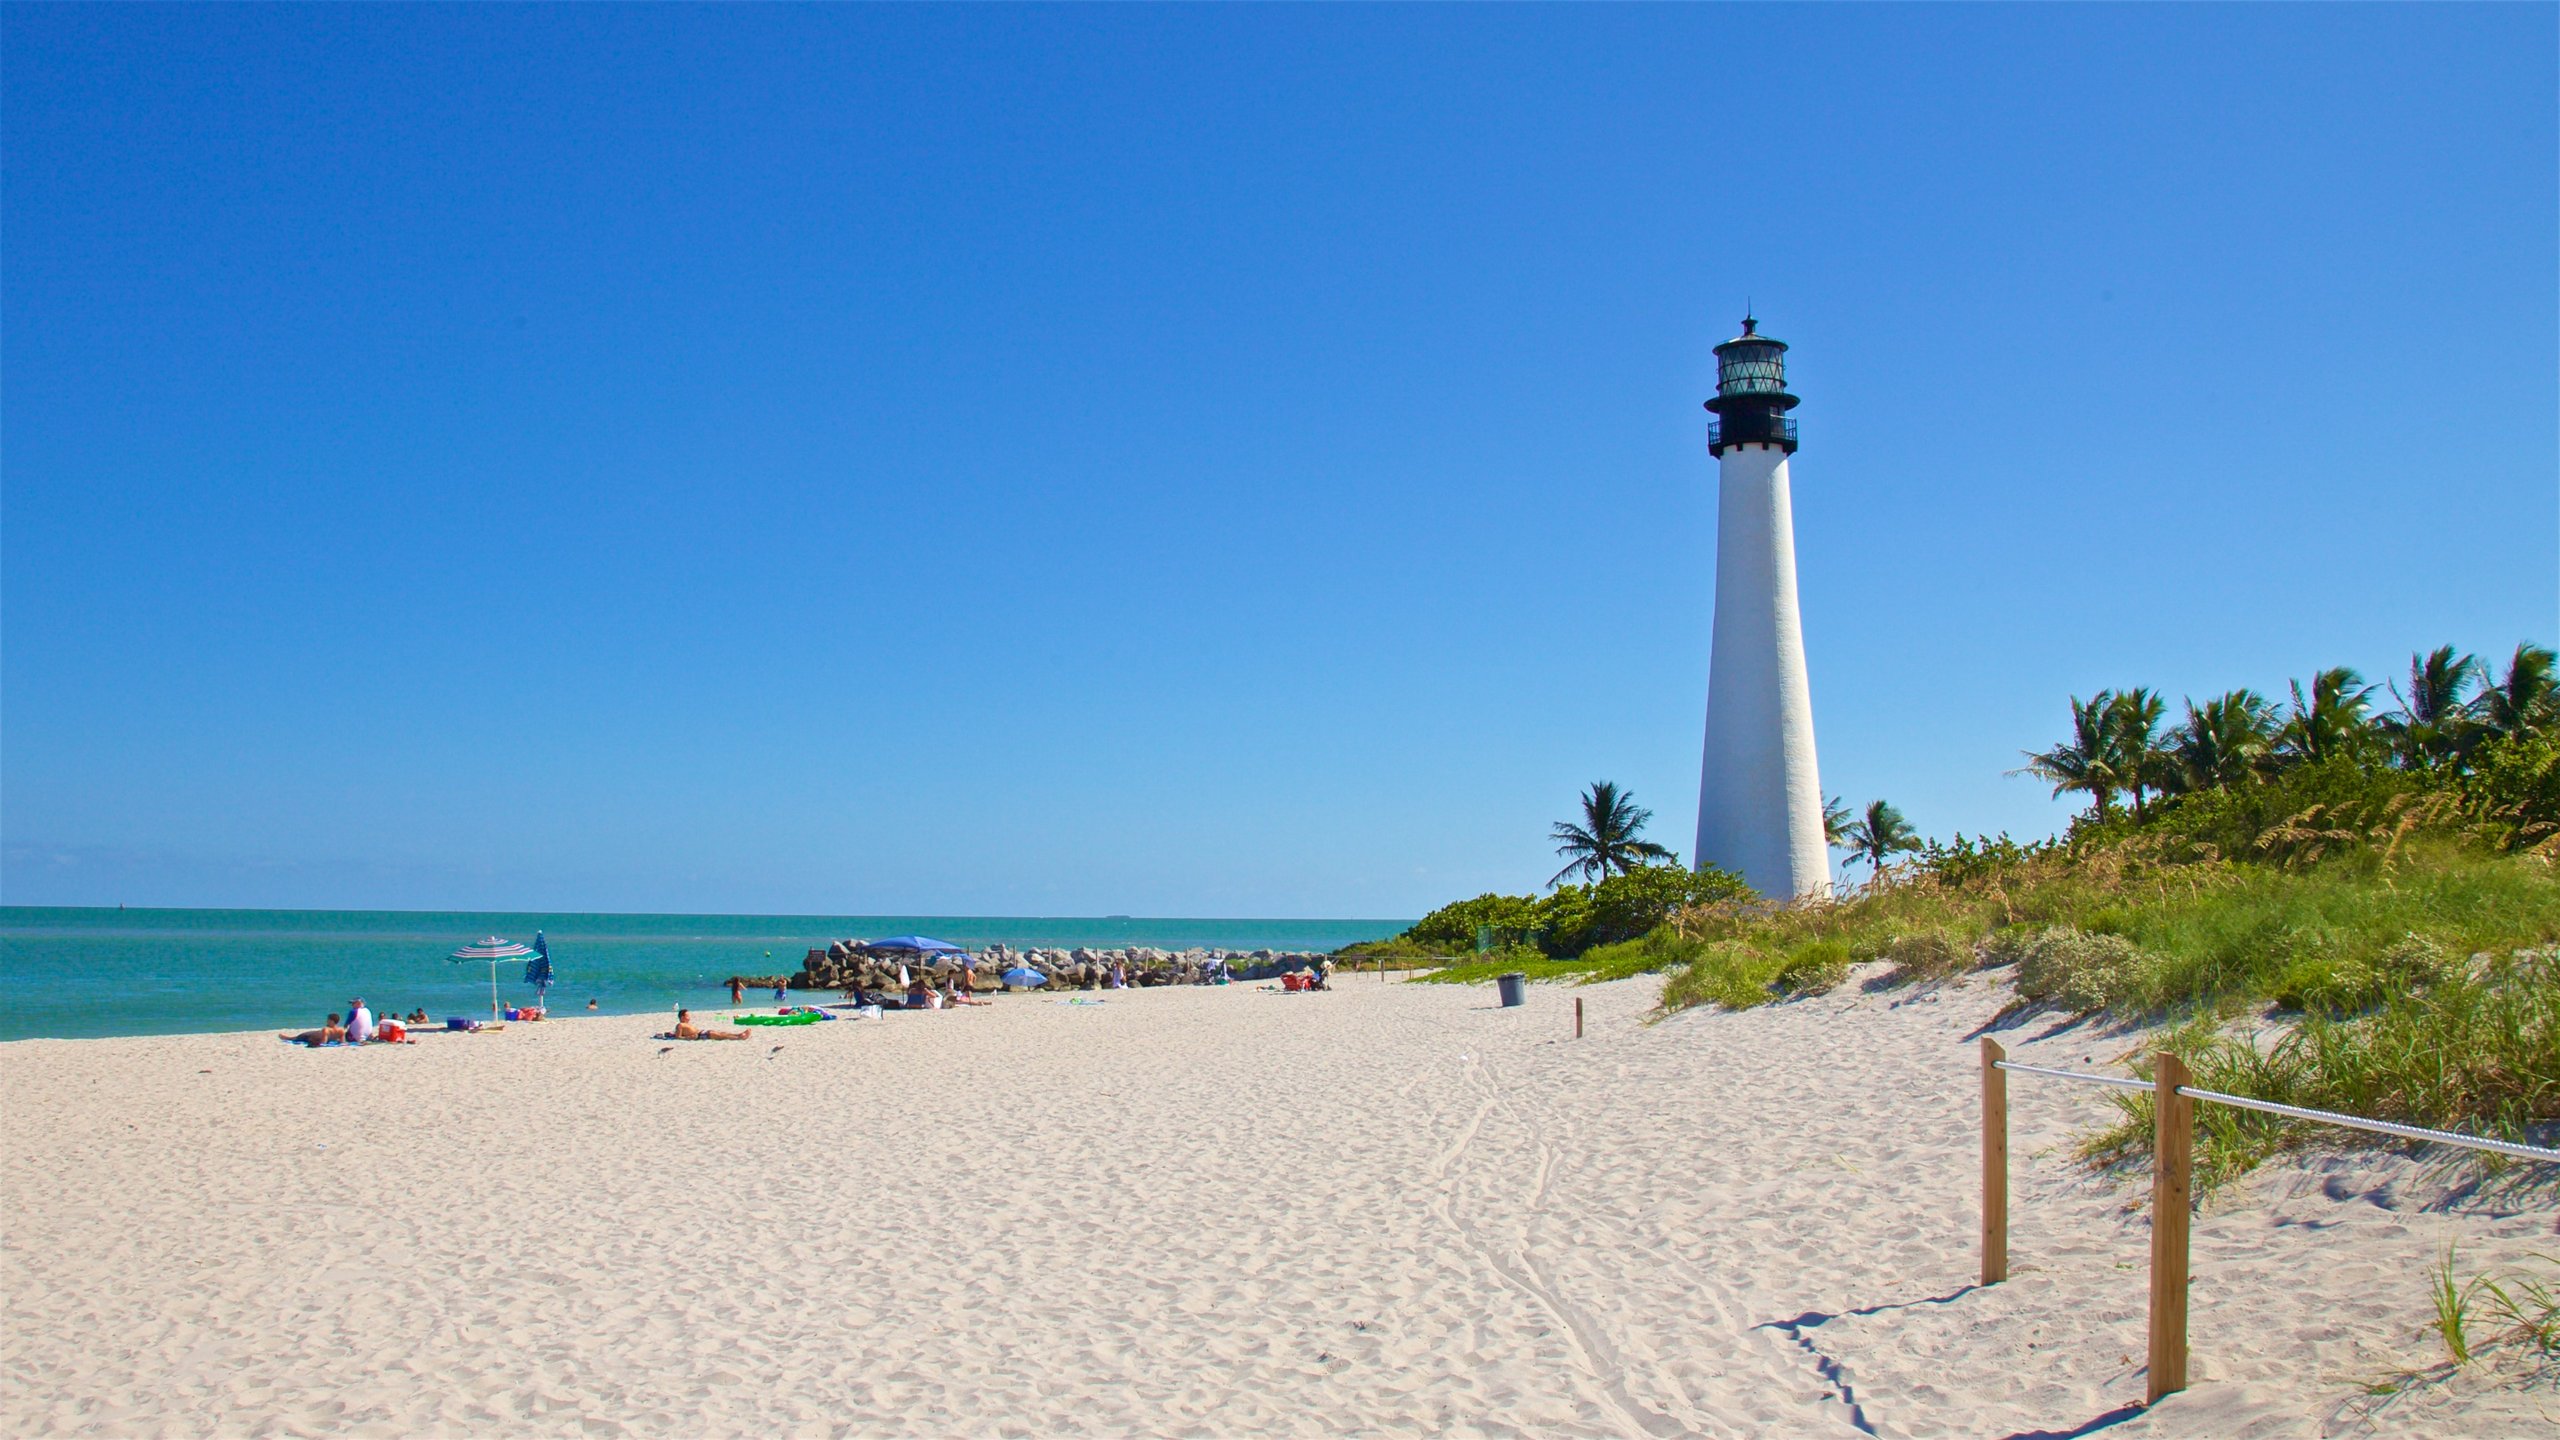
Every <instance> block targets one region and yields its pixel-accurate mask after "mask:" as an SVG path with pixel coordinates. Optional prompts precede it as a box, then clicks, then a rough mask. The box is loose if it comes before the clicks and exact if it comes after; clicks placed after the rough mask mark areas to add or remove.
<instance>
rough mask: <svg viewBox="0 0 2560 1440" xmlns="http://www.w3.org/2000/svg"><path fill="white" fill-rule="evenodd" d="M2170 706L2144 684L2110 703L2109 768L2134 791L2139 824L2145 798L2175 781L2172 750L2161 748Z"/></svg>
mask: <svg viewBox="0 0 2560 1440" xmlns="http://www.w3.org/2000/svg"><path fill="white" fill-rule="evenodd" d="M2167 708H2168V707H2167V706H2166V705H2165V704H2164V703H2163V702H2162V701H2161V699H2160V696H2159V695H2158V694H2157V693H2156V692H2154V691H2152V690H2150V689H2148V688H2145V687H2141V686H2136V687H2135V688H2133V689H2131V690H2127V691H2125V692H2123V693H2122V694H2119V695H2117V696H2115V697H2114V698H2112V699H2110V700H2109V701H2108V702H2107V710H2106V745H2107V768H2109V769H2110V770H2113V771H2114V772H2115V774H2116V778H2117V780H2118V782H2119V783H2121V784H2122V785H2123V786H2124V788H2125V789H2127V790H2129V791H2131V792H2132V793H2133V818H2134V820H2135V821H2136V822H2137V823H2139V822H2140V821H2141V819H2142V813H2143V804H2142V802H2143V799H2144V797H2145V796H2146V795H2148V794H2149V793H2150V792H2151V791H2153V790H2166V789H2168V788H2169V787H2170V786H2171V785H2172V784H2174V783H2175V782H2174V781H2172V780H2171V779H2170V775H2171V773H2172V768H2173V767H2172V765H2171V762H2170V758H2169V752H2168V751H2166V750H2163V749H2161V748H2160V716H2161V714H2162V712H2163V711H2165V710H2166V709H2167Z"/></svg>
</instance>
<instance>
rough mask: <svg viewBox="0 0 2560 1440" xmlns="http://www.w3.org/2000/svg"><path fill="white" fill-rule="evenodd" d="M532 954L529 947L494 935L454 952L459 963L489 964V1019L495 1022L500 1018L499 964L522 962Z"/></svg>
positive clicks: (454, 956)
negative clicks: (500, 962)
mask: <svg viewBox="0 0 2560 1440" xmlns="http://www.w3.org/2000/svg"><path fill="white" fill-rule="evenodd" d="M532 953H533V950H532V949H531V947H529V946H524V945H519V944H517V943H516V942H514V941H513V940H507V939H503V938H501V937H499V936H496V935H492V936H490V937H489V938H488V939H486V940H482V941H479V942H477V943H476V944H471V945H465V946H463V947H462V948H461V949H459V950H456V951H454V952H453V958H454V959H455V960H457V961H459V960H486V961H488V962H489V1018H490V1019H492V1020H495V1019H497V1018H498V962H499V961H501V960H521V959H523V958H524V957H526V956H527V955H530V954H532Z"/></svg>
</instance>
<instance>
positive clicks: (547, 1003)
mask: <svg viewBox="0 0 2560 1440" xmlns="http://www.w3.org/2000/svg"><path fill="white" fill-rule="evenodd" d="M524 983H526V984H527V985H530V986H532V987H534V989H535V991H536V992H537V993H538V994H539V995H540V996H541V998H540V999H538V1000H536V1001H535V1002H534V1003H535V1004H537V1005H540V1006H541V1007H542V1008H544V1009H545V1010H548V1009H550V1008H551V947H550V946H549V945H547V944H545V943H543V939H542V932H541V931H539V930H536V931H534V932H533V958H532V959H530V960H527V961H526V962H524Z"/></svg>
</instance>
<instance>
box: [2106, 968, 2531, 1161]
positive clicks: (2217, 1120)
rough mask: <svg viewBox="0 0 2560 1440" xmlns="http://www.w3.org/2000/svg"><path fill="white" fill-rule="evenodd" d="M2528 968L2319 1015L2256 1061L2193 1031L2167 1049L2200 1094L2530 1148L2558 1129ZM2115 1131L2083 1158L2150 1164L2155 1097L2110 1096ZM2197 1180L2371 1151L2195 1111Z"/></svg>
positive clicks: (2287, 1124)
mask: <svg viewBox="0 0 2560 1440" xmlns="http://www.w3.org/2000/svg"><path fill="white" fill-rule="evenodd" d="M2554 979H2555V977H2553V976H2552V975H2551V973H2550V971H2549V970H2548V969H2547V968H2546V967H2545V966H2544V964H2543V963H2542V962H2541V960H2540V958H2539V957H2538V956H2517V957H2513V958H2511V959H2509V960H2507V961H2506V962H2505V963H2502V964H2499V965H2496V966H2493V967H2491V968H2490V970H2489V972H2488V974H2487V976H2486V977H2485V978H2483V979H2479V980H2474V979H2472V978H2469V977H2467V976H2463V975H2459V974H2456V975H2452V976H2449V977H2448V978H2446V979H2444V980H2442V981H2440V982H2438V983H2436V984H2434V985H2432V986H2430V987H2428V988H2426V989H2424V990H2421V991H2419V992H2418V993H2416V994H2414V995H2399V996H2394V997H2392V998H2391V999H2388V1000H2386V1001H2385V1002H2383V1004H2382V1005H2381V1006H2380V1007H2379V1008H2378V1009H2376V1010H2374V1011H2373V1012H2372V1013H2370V1014H2367V1015H2361V1016H2358V1017H2356V1018H2354V1019H2349V1020H2339V1019H2332V1018H2330V1017H2329V1016H2326V1015H2322V1014H2320V1013H2318V1012H2316V1011H2315V1012H2313V1013H2311V1014H2308V1015H2305V1016H2304V1017H2303V1020H2302V1023H2301V1024H2300V1025H2299V1026H2297V1027H2295V1028H2294V1029H2293V1030H2292V1031H2290V1032H2289V1033H2286V1034H2285V1035H2283V1036H2282V1037H2281V1038H2279V1039H2278V1040H2277V1041H2276V1042H2275V1043H2274V1044H2273V1045H2272V1046H2270V1047H2268V1048H2267V1049H2264V1050H2261V1049H2259V1048H2258V1046H2257V1044H2256V1043H2254V1042H2253V1041H2252V1040H2251V1039H2250V1038H2249V1037H2247V1036H2238V1035H2221V1034H2218V1033H2216V1032H2214V1031H2213V1030H2212V1028H2211V1027H2209V1026H2207V1027H2201V1028H2199V1027H2190V1028H2189V1029H2188V1030H2185V1031H2182V1032H2180V1033H2179V1034H2177V1035H2173V1036H2171V1037H2169V1038H2168V1040H2167V1042H2166V1043H2165V1045H2164V1046H2163V1048H2166V1049H2168V1050H2170V1051H2172V1052H2174V1053H2176V1054H2177V1055H2178V1056H2179V1058H2181V1059H2183V1060H2185V1061H2186V1062H2187V1066H2188V1068H2189V1069H2190V1070H2192V1071H2194V1072H2195V1076H2196V1084H2197V1085H2198V1086H2199V1087H2200V1088H2203V1089H2206V1090H2220V1091H2223V1092H2225V1093H2227V1094H2233V1095H2249V1096H2253V1097H2256V1098H2258V1099H2263V1100H2273V1101H2277V1102H2279V1103H2281V1104H2286V1105H2299V1106H2304V1107H2307V1108H2310V1109H2314V1110H2333V1111H2337V1112H2339V1113H2341V1114H2346V1115H2364V1116H2369V1117H2371V1118H2373V1119H2377V1120H2396V1121H2400V1122H2402V1123H2404V1124H2411V1125H2424V1126H2428V1127H2431V1128H2434V1129H2440V1130H2456V1131H2461V1132H2464V1133H2468V1134H2475V1135H2490V1136H2500V1137H2504V1138H2507V1139H2515V1140H2523V1139H2527V1138H2529V1134H2530V1131H2529V1129H2528V1127H2530V1126H2534V1125H2538V1124H2544V1123H2548V1122H2550V1121H2553V1120H2560V983H2554ZM2116 1100H2117V1104H2118V1107H2119V1109H2120V1110H2121V1111H2122V1118H2121V1119H2120V1120H2119V1121H2118V1122H2117V1123H2116V1124H2115V1125H2114V1126H2113V1127H2111V1128H2110V1129H2108V1130H2107V1131H2105V1132H2104V1133H2102V1134H2100V1135H2099V1136H2097V1137H2095V1138H2094V1139H2093V1140H2092V1141H2091V1142H2090V1143H2089V1145H2088V1146H2087V1147H2086V1148H2087V1150H2088V1151H2089V1153H2091V1154H2092V1155H2094V1156H2097V1157H2101V1158H2105V1157H2112V1156H2116V1155H2126V1154H2145V1153H2148V1151H2149V1149H2150V1145H2151V1097H2150V1096H2148V1095H2139V1094H2136V1095H2120V1096H2118V1097H2116ZM2196 1131H2197V1135H2198V1137H2199V1140H2200V1142H2201V1144H2202V1147H2203V1152H2202V1158H2201V1160H2200V1162H2199V1173H2200V1174H2202V1175H2203V1176H2204V1177H2205V1178H2206V1179H2207V1180H2208V1181H2214V1180H2219V1179H2223V1178H2227V1177H2229V1176H2231V1175H2234V1174H2237V1173H2239V1172H2241V1171H2243V1170H2246V1169H2248V1168H2249V1167H2250V1166H2252V1165H2254V1164H2256V1163H2258V1161H2260V1160H2262V1159H2264V1158H2265V1157H2266V1156H2268V1155H2270V1154H2272V1153H2274V1152H2275V1151H2277V1150H2279V1149H2283V1148H2285V1147H2287V1146H2292V1145H2303V1144H2311V1143H2316V1142H2323V1141H2325V1142H2329V1143H2350V1144H2363V1143H2370V1142H2366V1141H2363V1140H2360V1139H2357V1138H2355V1135H2354V1132H2351V1131H2344V1130H2339V1129H2337V1128H2335V1127H2332V1126H2326V1125H2319V1124H2314V1123H2311V1122H2306V1121H2291V1120H2284V1119H2280V1118H2278V1117H2276V1116H2272V1115H2263V1114H2260V1113H2258V1112H2256V1111H2250V1110H2241V1109H2237V1108H2235V1107H2232V1106H2228V1105H2214V1104H2210V1103H2208V1104H2201V1105H2198V1106H2197V1107H2196Z"/></svg>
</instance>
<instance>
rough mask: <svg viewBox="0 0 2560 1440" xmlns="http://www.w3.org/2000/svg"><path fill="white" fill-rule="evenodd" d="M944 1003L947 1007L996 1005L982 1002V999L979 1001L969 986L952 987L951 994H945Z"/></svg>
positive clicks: (986, 1001) (989, 1001)
mask: <svg viewBox="0 0 2560 1440" xmlns="http://www.w3.org/2000/svg"><path fill="white" fill-rule="evenodd" d="M962 973H964V974H965V973H967V972H965V971H964V972H962ZM942 1003H943V1004H945V1005H955V1006H956V1005H993V1004H994V1003H996V1002H994V1001H993V1000H981V999H979V998H978V997H977V996H975V995H973V994H971V993H969V990H968V987H967V986H964V985H954V986H952V987H951V989H950V990H949V992H948V993H946V994H944V995H943V997H942Z"/></svg>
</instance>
